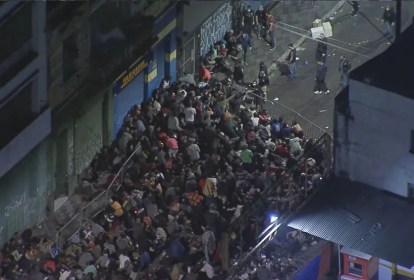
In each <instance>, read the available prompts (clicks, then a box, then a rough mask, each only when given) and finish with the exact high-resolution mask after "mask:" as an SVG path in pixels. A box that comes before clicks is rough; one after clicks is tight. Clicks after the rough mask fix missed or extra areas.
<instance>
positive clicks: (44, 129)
mask: <svg viewBox="0 0 414 280" xmlns="http://www.w3.org/2000/svg"><path fill="white" fill-rule="evenodd" d="M50 131H51V111H50V108H47V109H45V110H44V111H43V112H42V113H41V114H40V115H38V116H37V117H36V118H35V119H33V120H32V121H31V122H30V123H29V124H28V125H27V126H26V127H25V128H24V129H23V130H21V131H20V133H18V134H17V135H16V136H14V137H13V138H12V140H11V141H10V142H9V143H8V144H6V145H5V146H4V147H2V148H1V149H0V177H2V176H3V175H4V174H6V173H7V172H8V171H9V170H10V169H11V168H12V167H13V166H14V165H16V164H17V163H18V162H19V161H20V160H21V159H22V158H24V157H25V156H26V155H27V154H28V153H29V152H30V151H31V150H32V149H33V148H34V147H36V146H37V145H38V144H39V143H40V142H42V140H43V139H45V138H46V136H47V135H49V133H50Z"/></svg>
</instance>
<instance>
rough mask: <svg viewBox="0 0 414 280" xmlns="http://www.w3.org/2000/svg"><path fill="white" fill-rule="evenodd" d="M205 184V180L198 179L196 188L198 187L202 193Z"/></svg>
mask: <svg viewBox="0 0 414 280" xmlns="http://www.w3.org/2000/svg"><path fill="white" fill-rule="evenodd" d="M206 182H207V179H205V178H204V179H200V181H198V186H199V187H200V190H201V191H203V189H204V187H205V186H206Z"/></svg>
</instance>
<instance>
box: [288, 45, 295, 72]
mask: <svg viewBox="0 0 414 280" xmlns="http://www.w3.org/2000/svg"><path fill="white" fill-rule="evenodd" d="M287 63H288V66H289V78H291V79H296V48H295V47H294V46H293V44H292V43H290V44H289V55H288V57H287Z"/></svg>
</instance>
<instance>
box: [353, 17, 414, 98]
mask: <svg viewBox="0 0 414 280" xmlns="http://www.w3.org/2000/svg"><path fill="white" fill-rule="evenodd" d="M413 48H414V23H413V24H411V26H410V27H408V28H407V29H406V30H405V31H404V32H402V33H401V35H400V37H399V38H398V40H396V41H395V42H394V43H393V44H392V45H391V46H390V47H389V48H388V49H387V50H386V51H384V52H383V53H382V54H380V55H378V56H376V57H374V58H373V59H371V60H369V61H368V62H366V63H364V64H363V65H361V66H360V67H358V68H356V69H355V70H354V71H352V72H351V79H353V80H356V81H360V82H363V83H366V84H370V85H372V86H374V87H378V88H382V89H384V90H387V91H390V92H394V93H396V94H399V95H402V96H405V97H408V98H413V99H414V88H413V84H412V82H413V78H414V75H413V72H414V56H413V55H412V50H413Z"/></svg>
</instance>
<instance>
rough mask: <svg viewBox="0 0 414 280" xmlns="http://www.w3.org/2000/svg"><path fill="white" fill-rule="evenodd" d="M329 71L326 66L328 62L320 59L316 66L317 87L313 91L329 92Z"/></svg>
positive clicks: (319, 92) (316, 92) (317, 92)
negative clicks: (327, 82) (326, 80)
mask: <svg viewBox="0 0 414 280" xmlns="http://www.w3.org/2000/svg"><path fill="white" fill-rule="evenodd" d="M327 71H328V68H327V67H326V64H325V63H324V62H322V61H318V67H317V68H316V77H315V87H314V89H313V92H314V93H315V94H321V93H325V94H328V93H329V89H328V87H327V86H326V82H325V77H326V72H327Z"/></svg>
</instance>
